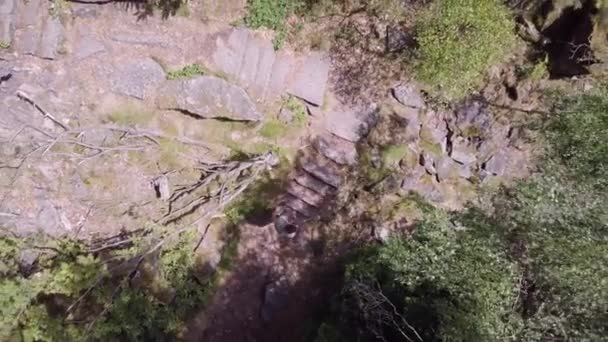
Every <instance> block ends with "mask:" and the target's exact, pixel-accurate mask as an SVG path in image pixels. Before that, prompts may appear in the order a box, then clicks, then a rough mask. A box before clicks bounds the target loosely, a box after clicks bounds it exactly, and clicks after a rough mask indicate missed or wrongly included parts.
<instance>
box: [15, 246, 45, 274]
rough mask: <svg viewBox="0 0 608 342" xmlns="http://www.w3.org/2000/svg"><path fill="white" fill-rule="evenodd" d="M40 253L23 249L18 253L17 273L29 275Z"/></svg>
mask: <svg viewBox="0 0 608 342" xmlns="http://www.w3.org/2000/svg"><path fill="white" fill-rule="evenodd" d="M39 256H40V251H37V250H35V249H23V250H21V252H19V271H20V272H21V273H22V274H24V275H26V276H27V275H29V274H31V272H32V270H33V268H34V265H35V264H36V260H38V257H39Z"/></svg>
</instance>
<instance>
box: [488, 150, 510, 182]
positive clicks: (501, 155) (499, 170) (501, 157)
mask: <svg viewBox="0 0 608 342" xmlns="http://www.w3.org/2000/svg"><path fill="white" fill-rule="evenodd" d="M508 163H509V155H508V154H507V153H506V152H505V151H504V150H501V151H499V152H498V153H496V154H495V155H493V156H492V157H491V158H490V159H489V160H488V161H487V162H486V163H485V164H484V165H483V169H484V170H486V171H488V172H490V173H492V174H494V175H498V176H502V175H503V174H504V172H505V170H506V168H507V164H508Z"/></svg>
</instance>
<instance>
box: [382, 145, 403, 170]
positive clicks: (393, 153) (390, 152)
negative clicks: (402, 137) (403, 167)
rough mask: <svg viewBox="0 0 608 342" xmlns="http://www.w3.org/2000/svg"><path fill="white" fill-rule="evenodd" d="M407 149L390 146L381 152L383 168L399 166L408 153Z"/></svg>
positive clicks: (401, 146)
mask: <svg viewBox="0 0 608 342" xmlns="http://www.w3.org/2000/svg"><path fill="white" fill-rule="evenodd" d="M408 149H409V148H408V147H407V146H405V145H390V146H386V147H385V148H384V149H383V150H382V163H383V164H384V165H385V166H388V167H391V166H395V165H397V164H399V162H400V161H401V159H403V158H404V157H405V156H406V155H407V153H408Z"/></svg>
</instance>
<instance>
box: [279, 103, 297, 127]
mask: <svg viewBox="0 0 608 342" xmlns="http://www.w3.org/2000/svg"><path fill="white" fill-rule="evenodd" d="M277 118H278V119H279V121H281V122H282V123H285V124H289V123H291V122H292V121H293V118H294V114H293V112H292V111H291V110H289V109H288V108H285V107H283V108H281V110H280V111H279V115H278V116H277Z"/></svg>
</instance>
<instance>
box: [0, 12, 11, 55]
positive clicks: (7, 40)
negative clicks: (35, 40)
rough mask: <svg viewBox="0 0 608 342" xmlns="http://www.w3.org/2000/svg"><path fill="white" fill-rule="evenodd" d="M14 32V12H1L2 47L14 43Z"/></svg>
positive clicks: (0, 34)
mask: <svg viewBox="0 0 608 342" xmlns="http://www.w3.org/2000/svg"><path fill="white" fill-rule="evenodd" d="M14 33H15V23H14V16H13V15H12V14H0V44H1V45H2V48H6V46H10V45H11V44H12V42H13V35H14Z"/></svg>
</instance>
